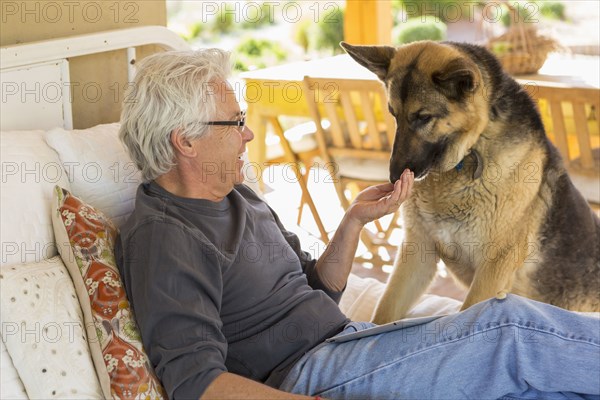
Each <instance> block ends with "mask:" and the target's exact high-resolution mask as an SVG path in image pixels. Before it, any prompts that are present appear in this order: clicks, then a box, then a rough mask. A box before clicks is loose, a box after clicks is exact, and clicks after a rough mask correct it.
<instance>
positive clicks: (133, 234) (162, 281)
mask: <svg viewBox="0 0 600 400" xmlns="http://www.w3.org/2000/svg"><path fill="white" fill-rule="evenodd" d="M115 255H116V259H117V264H118V265H119V269H120V272H121V275H122V277H123V281H124V283H125V289H126V292H127V296H128V298H129V300H130V301H131V302H132V305H133V310H134V313H135V318H136V320H137V323H138V325H139V328H140V332H141V336H142V341H143V344H144V347H145V349H146V351H147V353H148V356H149V358H150V361H151V363H152V364H153V366H154V368H155V371H156V373H157V375H158V377H159V379H160V380H161V381H162V383H163V385H164V387H165V389H166V390H167V394H168V396H169V398H171V399H184V398H185V399H187V398H193V399H197V398H198V397H199V396H200V395H201V394H202V393H203V392H204V390H205V389H206V387H207V386H208V385H209V384H210V382H212V380H213V379H214V378H216V377H217V376H218V375H219V374H221V373H222V372H223V371H229V372H232V373H236V374H239V375H242V376H246V377H248V378H251V379H254V380H257V381H261V382H266V383H268V384H270V385H272V386H277V385H278V384H279V383H280V382H281V380H282V379H283V378H284V377H285V373H286V371H287V369H288V368H289V367H290V366H291V365H293V363H294V362H295V361H296V360H297V359H298V358H300V357H301V356H302V355H303V354H304V353H306V352H307V351H308V350H309V349H311V348H313V347H314V346H315V345H317V344H318V343H320V342H322V341H323V340H324V339H326V338H327V337H330V336H332V335H334V334H336V333H337V332H339V331H341V329H342V328H343V326H344V325H345V324H346V323H347V322H348V319H347V318H346V316H345V315H344V314H343V313H342V312H341V311H340V309H339V308H338V306H337V302H339V299H340V297H341V293H338V292H335V293H332V292H329V291H327V290H326V289H325V288H324V286H323V284H322V282H321V281H320V280H319V278H318V276H317V274H316V271H315V264H316V261H315V260H314V259H313V258H312V257H311V256H310V255H309V254H308V253H306V252H303V251H302V250H301V249H300V242H299V240H298V238H297V237H296V236H295V235H294V234H292V233H290V232H288V231H286V230H285V229H284V228H283V226H282V225H281V223H280V221H279V219H278V217H277V215H276V214H275V212H274V211H273V210H272V209H271V208H269V207H268V205H267V204H266V203H265V202H263V201H262V200H261V199H260V198H259V197H258V196H256V194H255V193H254V192H252V190H251V189H249V188H247V187H246V186H243V185H239V186H236V187H235V188H234V190H233V191H232V192H231V193H230V194H229V195H228V196H227V197H226V198H225V199H224V200H223V201H220V202H211V201H208V200H197V199H185V198H180V197H177V196H174V195H172V194H171V193H169V192H167V191H165V190H164V189H162V188H161V187H160V186H159V185H157V184H156V183H149V184H143V185H140V187H139V188H138V192H137V196H136V204H135V211H134V213H133V214H132V216H131V217H130V218H129V220H128V221H127V223H126V224H125V225H124V226H123V227H122V228H121V233H120V237H119V240H117V243H116V246H115Z"/></svg>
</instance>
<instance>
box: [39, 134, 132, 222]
mask: <svg viewBox="0 0 600 400" xmlns="http://www.w3.org/2000/svg"><path fill="white" fill-rule="evenodd" d="M119 126H120V125H119V124H117V123H114V124H105V125H97V126H94V127H92V128H89V129H81V130H73V131H66V130H64V129H62V128H56V129H53V130H51V131H48V132H47V133H46V136H45V137H46V141H47V142H48V144H49V145H50V147H52V148H53V149H54V150H56V152H57V153H58V155H59V157H60V160H61V161H62V163H63V166H64V168H65V171H66V172H67V174H68V176H69V182H70V184H71V188H70V191H71V192H72V193H73V194H74V195H76V196H77V197H79V198H81V199H82V200H83V201H85V202H86V203H89V204H93V205H94V207H96V208H97V209H99V210H100V211H102V212H103V213H104V214H106V216H108V217H109V218H110V219H111V220H112V221H113V222H114V224H115V225H116V226H117V228H118V227H120V226H121V225H122V224H123V223H124V222H125V221H126V220H127V217H128V216H129V214H131V212H132V211H133V208H134V205H135V192H136V189H137V187H138V186H139V184H140V183H141V181H142V180H141V174H140V172H139V170H138V169H137V168H136V166H135V165H134V163H133V162H132V161H131V159H130V158H129V155H128V154H127V152H126V150H125V147H124V146H123V144H122V143H121V141H120V140H119V137H118V132H119ZM63 187H64V186H63Z"/></svg>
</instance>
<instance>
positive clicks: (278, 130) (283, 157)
mask: <svg viewBox="0 0 600 400" xmlns="http://www.w3.org/2000/svg"><path fill="white" fill-rule="evenodd" d="M268 123H269V124H270V125H271V127H272V128H273V132H274V133H275V138H276V139H278V140H277V142H276V143H267V160H266V164H267V165H277V164H287V165H289V166H290V167H291V169H292V171H293V172H294V175H295V176H296V179H297V181H298V184H299V185H300V189H301V190H302V198H301V199H300V205H299V207H298V221H297V223H298V225H300V222H301V219H302V211H303V209H304V206H305V205H307V206H308V208H309V210H310V212H311V214H312V216H313V219H314V221H315V224H316V225H317V228H318V229H319V234H320V235H321V240H322V241H323V242H324V243H325V244H327V243H329V235H328V233H327V230H326V229H325V226H324V224H323V221H322V220H321V216H320V215H319V211H318V210H317V207H316V205H315V202H314V200H313V198H312V196H311V195H310V192H309V190H308V179H309V175H310V170H311V167H312V166H313V165H314V164H315V162H316V161H317V159H318V157H319V156H320V152H319V148H318V145H317V142H316V139H315V137H314V136H315V126H314V123H313V122H308V123H304V124H300V125H297V126H295V127H293V128H290V129H288V130H286V131H284V129H283V127H282V126H281V124H280V122H279V120H278V119H277V118H275V117H271V118H268Z"/></svg>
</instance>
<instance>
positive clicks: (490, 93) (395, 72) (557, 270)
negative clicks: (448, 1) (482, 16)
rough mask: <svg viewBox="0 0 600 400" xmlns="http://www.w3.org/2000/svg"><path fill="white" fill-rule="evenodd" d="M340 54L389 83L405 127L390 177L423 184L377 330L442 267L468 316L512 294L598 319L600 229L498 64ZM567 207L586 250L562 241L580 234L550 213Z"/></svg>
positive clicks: (482, 56) (451, 53)
mask: <svg viewBox="0 0 600 400" xmlns="http://www.w3.org/2000/svg"><path fill="white" fill-rule="evenodd" d="M342 46H343V47H344V49H346V51H347V52H348V53H349V54H350V55H351V56H352V57H353V58H354V59H355V60H356V61H357V62H359V63H361V64H362V65H364V66H365V67H367V68H369V69H370V70H372V71H373V72H375V73H376V74H377V75H378V76H379V78H380V79H381V80H382V81H383V82H384V83H385V84H386V88H387V91H388V101H389V106H390V111H391V112H392V113H393V114H394V116H395V117H396V121H397V134H396V140H395V143H394V149H393V152H392V157H391V161H390V179H391V180H392V181H394V180H395V179H397V178H398V177H399V174H400V173H401V172H402V170H403V169H404V168H411V169H412V170H415V169H416V170H417V171H415V175H416V176H417V178H420V179H418V180H417V181H416V182H415V185H414V189H413V195H412V196H411V197H410V198H409V199H408V200H407V201H406V202H405V204H403V206H402V216H403V219H404V223H403V225H404V228H405V237H404V241H403V244H402V245H401V246H400V249H399V253H398V256H397V259H396V263H395V266H394V270H393V272H392V275H391V276H390V278H389V281H388V284H387V287H386V289H385V292H384V294H383V296H382V298H381V299H380V301H379V304H378V306H377V309H376V312H375V315H374V319H373V320H374V322H376V323H385V322H389V321H392V320H396V319H399V318H401V317H403V316H404V315H405V314H406V313H407V312H408V310H409V309H410V307H411V306H412V305H413V304H414V302H415V301H416V300H417V299H418V298H419V296H420V295H421V294H422V293H423V292H424V291H425V290H426V288H427V286H428V285H429V284H430V283H431V281H432V279H433V278H434V276H435V273H436V270H437V265H436V264H437V261H438V260H439V258H441V259H442V260H443V261H444V262H445V264H446V266H447V267H448V269H449V270H450V271H451V272H452V274H453V275H454V276H455V277H456V278H457V280H458V281H459V282H461V283H462V284H464V285H465V286H467V287H468V288H469V291H468V295H467V297H466V299H465V302H464V304H463V307H462V308H463V309H466V308H468V307H470V306H471V305H473V304H475V303H478V302H480V301H483V300H486V299H488V298H490V297H494V296H496V295H497V294H498V293H501V292H512V293H515V294H519V295H523V296H527V297H530V298H532V299H537V300H540V301H545V302H549V303H552V304H555V305H558V306H560V307H564V308H568V309H575V310H582V311H600V299H599V296H600V295H599V294H598V291H597V288H598V282H599V279H600V261H599V258H600V257H599V255H598V251H597V249H594V248H593V247H592V244H593V243H596V247H597V243H598V242H597V241H596V242H594V239H595V240H598V238H599V237H600V233H599V232H600V222H599V221H598V218H597V217H596V216H595V215H594V214H593V213H592V212H591V211H590V210H589V207H587V204H586V203H585V201H584V200H583V198H582V197H581V196H580V195H579V193H578V192H576V191H575V189H574V188H573V186H572V184H571V182H570V180H569V178H568V176H567V175H566V171H565V169H564V167H563V166H562V163H561V161H560V156H558V153H557V152H556V149H555V148H554V147H553V146H552V145H551V144H550V142H549V141H548V140H547V138H546V136H545V133H544V132H543V127H542V125H541V120H540V117H539V114H538V113H537V111H536V109H535V107H534V105H533V102H532V101H531V99H530V98H529V97H528V96H527V95H526V94H525V93H524V92H523V90H522V89H521V88H520V87H519V86H518V85H517V84H516V82H514V80H512V79H511V78H510V77H508V76H507V75H505V74H504V73H503V72H502V71H501V69H500V67H499V64H498V63H497V61H495V59H494V58H493V56H491V54H489V53H488V52H487V51H486V50H484V49H483V48H480V47H476V46H469V45H459V44H452V43H449V44H439V43H433V42H417V43H414V44H410V45H406V46H403V47H400V48H397V49H395V48H391V47H386V46H350V45H347V44H345V43H342ZM498 74H500V75H501V76H500V77H498V76H497V75H498ZM511 96H513V97H511ZM511 101H512V103H511ZM520 113H523V114H525V115H524V116H521V115H520ZM431 115H433V118H431V119H427V118H429V117H431ZM515 116H518V118H516V117H515ZM421 119H422V120H423V121H426V122H423V123H422V122H421ZM426 148H430V149H431V150H423V149H426ZM461 160H463V163H464V167H463V168H462V169H459V168H458V167H457V165H458V164H459V163H460V162H461ZM480 164H481V165H480ZM478 170H479V171H480V172H478ZM567 207H570V208H571V210H570V211H569V212H570V213H571V214H572V215H573V216H570V217H569V218H571V219H575V220H574V221H571V222H572V223H573V224H577V223H580V224H583V226H584V227H585V229H584V231H583V232H579V233H580V234H582V235H587V236H585V237H586V239H585V240H584V239H581V240H580V241H579V242H578V241H569V240H570V239H568V237H567V236H561V235H570V234H573V228H572V227H568V226H566V224H565V223H564V222H561V221H562V220H559V219H560V218H559V217H557V216H555V215H554V213H560V212H564V211H561V210H563V209H566V208H567ZM571 214H569V215H571ZM550 235H557V237H550V238H549V237H548V236H550ZM578 236H579V235H578ZM590 236H591V241H590ZM582 237H584V236H582ZM565 243H571V244H569V245H568V246H574V245H581V246H584V247H585V248H584V251H586V252H588V254H587V255H585V254H584V255H575V256H572V255H571V254H567V251H569V250H570V251H575V250H577V249H564V248H563V247H565V246H564V244H565ZM568 246H566V247H568ZM559 256H560V257H562V258H557V257H559ZM578 257H579V258H578ZM554 258H556V259H554ZM565 260H566V261H565ZM553 262H555V263H566V264H569V265H560V266H556V265H552V263H553ZM579 262H580V263H582V264H583V265H577V264H578V263H579ZM545 271H547V273H548V274H554V275H555V276H550V277H544V275H543V274H544V272H545ZM540 274H542V275H540ZM540 276H542V277H543V278H542V279H540Z"/></svg>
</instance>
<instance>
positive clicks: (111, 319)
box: [52, 186, 166, 399]
mask: <svg viewBox="0 0 600 400" xmlns="http://www.w3.org/2000/svg"><path fill="white" fill-rule="evenodd" d="M54 192H55V193H54V200H55V205H54V208H53V215H52V223H53V226H54V234H55V236H56V244H57V246H58V249H59V252H60V255H61V257H62V258H63V261H64V263H65V265H66V266H67V269H68V270H69V274H70V275H71V279H72V280H73V283H74V285H75V290H76V292H77V296H78V297H79V302H80V303H81V308H82V310H83V313H84V320H85V324H86V327H87V330H88V337H89V345H90V350H91V353H92V359H93V361H94V365H95V367H96V370H97V372H98V377H99V379H100V384H101V386H102V390H103V392H104V396H105V397H107V398H115V399H133V398H135V399H140V398H141V399H147V398H151V399H157V398H166V395H165V392H164V390H163V388H162V386H161V385H160V382H159V381H158V379H157V378H156V375H155V374H154V372H153V370H152V367H151V366H150V362H149V360H148V357H147V355H146V353H145V352H144V349H143V347H142V342H141V339H140V335H139V331H138V329H137V326H136V324H135V319H134V316H133V313H132V310H131V307H130V305H129V302H128V301H127V298H126V295H125V289H124V288H123V285H122V283H121V277H120V275H119V271H118V269H117V266H116V263H115V259H114V253H113V245H114V241H115V238H116V235H117V230H116V228H115V226H114V225H113V224H112V222H111V221H110V220H109V219H108V218H107V217H106V216H104V214H102V212H100V211H97V210H96V209H94V208H93V207H91V206H89V205H87V204H85V203H84V202H82V201H81V200H80V199H78V198H77V197H75V196H73V195H72V194H71V193H69V191H67V190H66V189H63V188H61V187H58V186H56V187H55V189H54Z"/></svg>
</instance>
